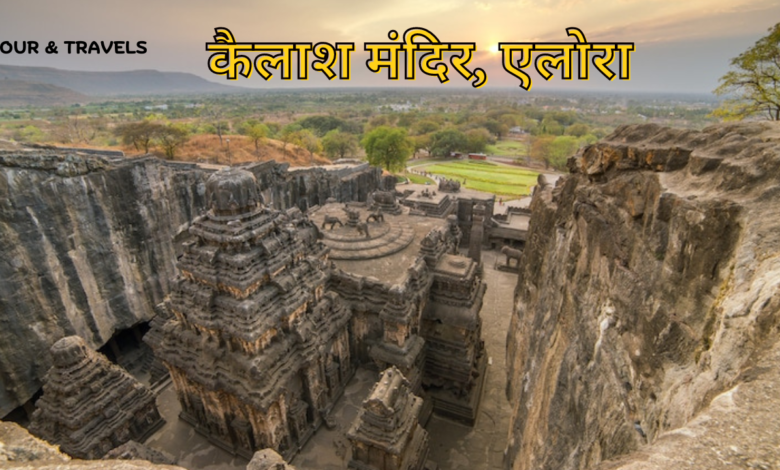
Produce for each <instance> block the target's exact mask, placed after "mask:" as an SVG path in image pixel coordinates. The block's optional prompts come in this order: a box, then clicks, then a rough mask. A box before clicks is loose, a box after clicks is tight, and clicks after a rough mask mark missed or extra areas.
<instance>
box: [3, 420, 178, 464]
mask: <svg viewBox="0 0 780 470" xmlns="http://www.w3.org/2000/svg"><path fill="white" fill-rule="evenodd" d="M0 468H2V469H16V470H22V469H36V470H69V469H79V470H101V469H106V470H151V469H158V470H166V469H167V470H184V469H183V468H181V467H176V466H171V465H156V464H153V463H151V462H147V461H143V460H77V459H71V458H70V457H68V456H67V455H65V454H63V453H61V452H60V451H59V449H58V448H57V446H53V445H51V444H49V443H48V442H46V441H42V440H40V439H38V438H36V437H34V436H32V435H30V433H28V432H27V431H26V430H25V429H24V428H22V427H21V426H19V425H18V424H16V423H9V422H5V421H0Z"/></svg>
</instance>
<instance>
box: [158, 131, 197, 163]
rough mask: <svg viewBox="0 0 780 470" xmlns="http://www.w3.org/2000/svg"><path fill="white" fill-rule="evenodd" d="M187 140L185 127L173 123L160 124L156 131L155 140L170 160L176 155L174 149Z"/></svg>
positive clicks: (187, 135)
mask: <svg viewBox="0 0 780 470" xmlns="http://www.w3.org/2000/svg"><path fill="white" fill-rule="evenodd" d="M187 140H189V133H188V132H187V129H186V128H184V127H182V126H178V125H175V124H169V125H167V126H161V129H160V131H159V132H158V133H157V141H158V142H159V144H160V147H162V148H163V151H164V152H165V156H166V157H167V158H168V159H171V160H173V157H174V156H175V155H176V149H178V148H179V147H181V146H182V145H184V143H186V142H187Z"/></svg>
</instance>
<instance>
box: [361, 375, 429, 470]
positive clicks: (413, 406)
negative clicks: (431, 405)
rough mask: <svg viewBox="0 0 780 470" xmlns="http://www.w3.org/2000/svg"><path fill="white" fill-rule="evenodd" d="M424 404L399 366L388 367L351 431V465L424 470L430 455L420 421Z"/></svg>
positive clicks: (365, 468)
mask: <svg viewBox="0 0 780 470" xmlns="http://www.w3.org/2000/svg"><path fill="white" fill-rule="evenodd" d="M422 406H423V400H422V399H421V398H420V397H417V396H415V395H414V394H413V393H412V388H411V385H410V384H409V382H408V381H407V380H406V378H405V377H404V376H403V374H401V372H400V371H399V370H398V369H396V368H395V367H391V368H390V369H387V370H385V371H384V372H383V373H382V376H381V377H380V378H379V381H378V382H377V383H376V384H375V385H374V388H373V389H372V390H371V394H370V395H369V397H368V398H367V399H366V401H365V402H363V408H362V409H361V410H360V412H359V414H358V416H357V418H355V421H354V422H353V423H352V427H351V428H350V429H349V431H348V432H347V438H348V439H349V441H350V442H351V443H352V460H351V461H350V462H349V468H350V469H355V470H422V469H423V467H424V466H425V461H426V459H427V457H428V433H427V432H426V431H425V430H424V429H423V428H422V426H420V424H419V422H418V421H419V417H420V412H421V410H422Z"/></svg>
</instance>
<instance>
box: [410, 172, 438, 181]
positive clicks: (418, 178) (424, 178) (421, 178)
mask: <svg viewBox="0 0 780 470" xmlns="http://www.w3.org/2000/svg"><path fill="white" fill-rule="evenodd" d="M403 177H405V178H408V179H409V182H410V183H413V184H436V182H435V181H433V180H432V179H430V178H428V177H427V176H422V175H415V174H414V173H405V174H404V175H403Z"/></svg>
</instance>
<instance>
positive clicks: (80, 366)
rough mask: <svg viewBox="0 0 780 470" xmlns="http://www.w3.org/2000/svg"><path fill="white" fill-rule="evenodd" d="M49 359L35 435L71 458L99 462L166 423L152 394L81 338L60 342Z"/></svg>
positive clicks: (33, 427) (33, 429)
mask: <svg viewBox="0 0 780 470" xmlns="http://www.w3.org/2000/svg"><path fill="white" fill-rule="evenodd" d="M51 356H52V360H53V362H54V365H53V366H52V368H51V369H50V370H49V372H48V373H47V374H46V377H45V379H44V385H43V396H42V397H41V398H40V400H38V402H37V404H36V406H37V409H36V410H35V412H34V413H33V416H32V420H31V423H30V432H32V433H33V434H35V435H37V436H40V437H41V438H42V439H45V440H47V441H49V442H51V443H54V444H58V445H59V446H60V448H61V449H62V450H63V451H64V452H66V453H67V454H69V455H70V456H72V457H76V458H80V459H99V458H101V457H103V456H104V455H105V454H106V453H108V452H109V451H110V450H111V449H113V448H115V447H117V446H120V445H122V444H124V443H126V442H128V441H130V440H135V441H139V442H143V440H144V439H145V438H146V437H147V436H148V435H149V434H151V433H152V432H154V431H155V430H156V429H157V428H158V427H159V426H160V425H162V424H163V423H162V418H160V414H159V413H158V411H157V406H156V404H155V398H154V395H153V394H152V392H151V390H149V389H148V388H147V387H145V386H144V385H143V384H141V383H140V382H138V381H136V380H135V379H134V378H133V377H131V376H130V375H129V374H128V373H127V372H125V370H124V369H122V368H120V367H119V366H116V365H113V364H111V363H110V362H109V361H108V359H106V358H105V356H103V355H102V354H99V353H96V352H94V351H93V350H92V349H91V348H89V347H88V346H87V345H86V344H85V343H84V340H82V339H81V338H80V337H78V336H68V337H65V338H62V339H61V340H59V341H57V342H56V343H54V345H53V346H52V347H51Z"/></svg>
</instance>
